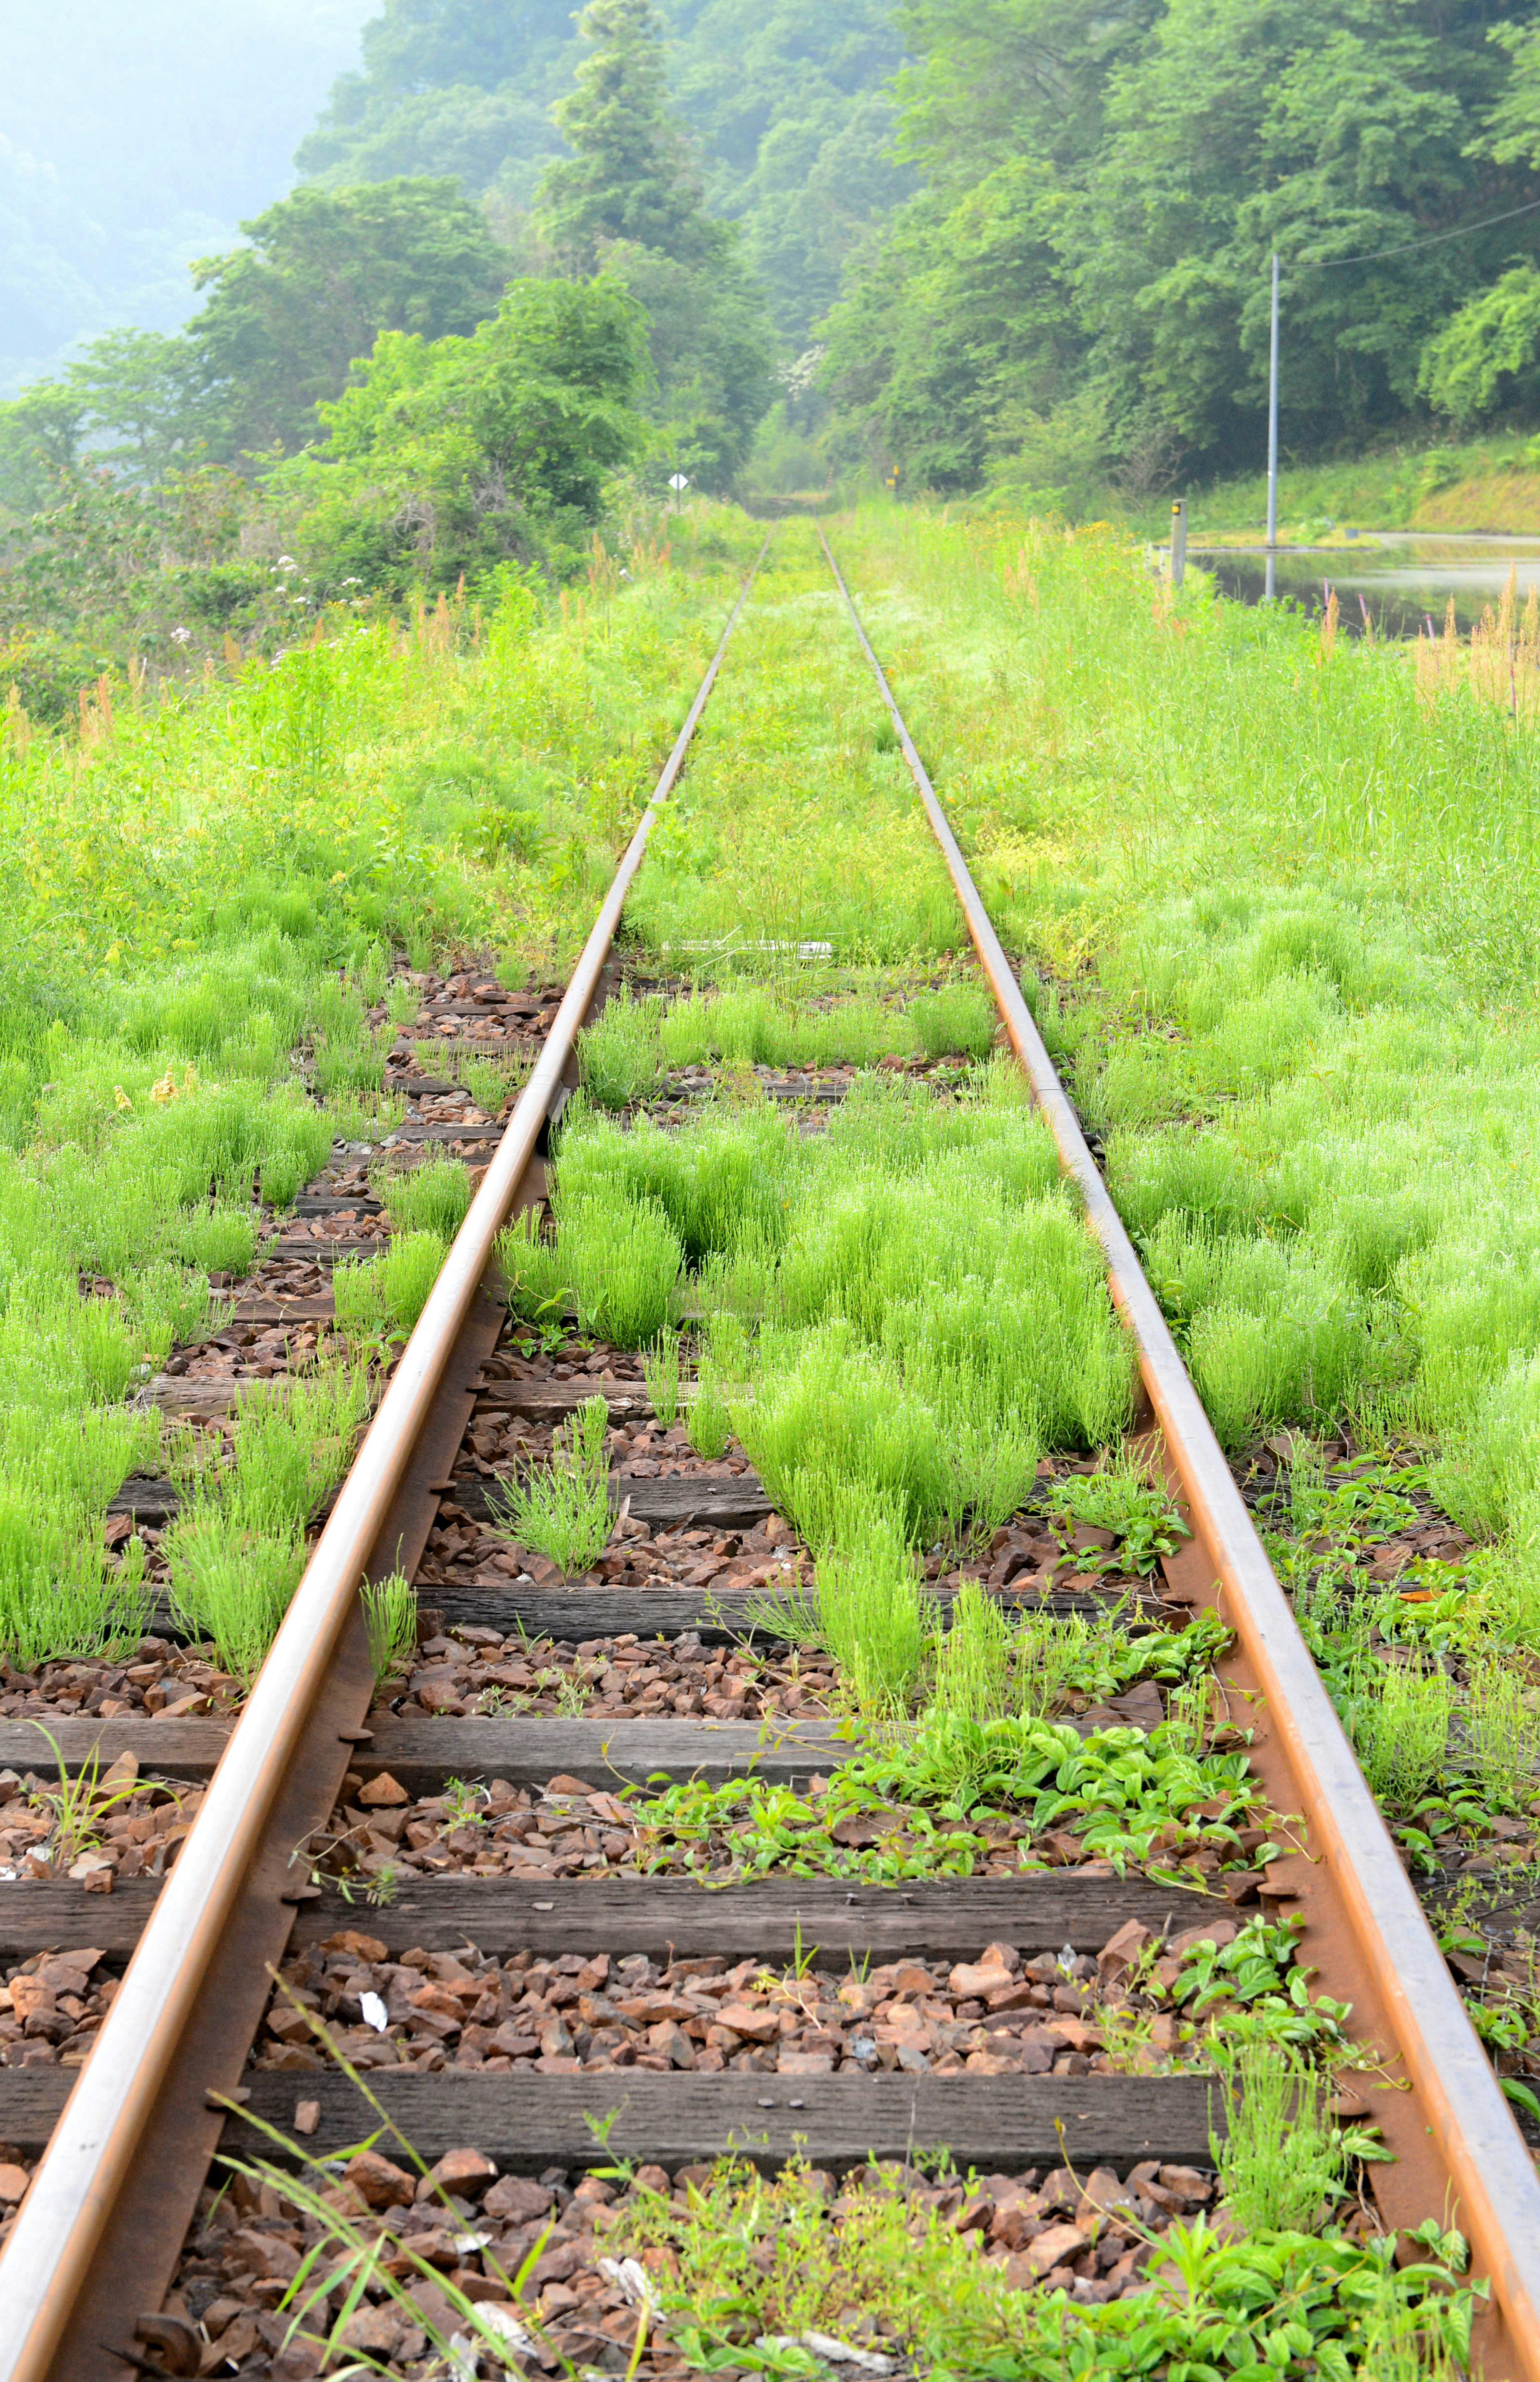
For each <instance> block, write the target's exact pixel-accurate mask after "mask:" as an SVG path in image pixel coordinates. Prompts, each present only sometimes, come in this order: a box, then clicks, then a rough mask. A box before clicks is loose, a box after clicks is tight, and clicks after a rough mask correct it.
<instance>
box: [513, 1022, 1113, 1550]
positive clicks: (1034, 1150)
mask: <svg viewBox="0 0 1540 2382" xmlns="http://www.w3.org/2000/svg"><path fill="white" fill-rule="evenodd" d="M556 1214H557V1218H558V1230H557V1235H556V1249H555V1252H554V1255H550V1254H547V1252H546V1251H545V1250H544V1249H540V1250H536V1249H535V1248H534V1247H532V1246H529V1244H528V1238H527V1234H526V1235H525V1236H523V1237H522V1238H521V1240H520V1244H519V1253H518V1256H517V1259H516V1260H515V1271H516V1272H519V1273H520V1274H521V1275H522V1276H523V1277H526V1278H527V1280H528V1285H529V1286H528V1288H527V1289H526V1290H524V1291H523V1292H522V1293H521V1294H520V1295H522V1296H523V1297H524V1298H525V1300H526V1302H527V1304H529V1303H533V1304H535V1305H538V1304H539V1303H540V1302H541V1301H542V1300H544V1299H546V1298H549V1297H550V1296H552V1295H556V1294H555V1293H554V1291H553V1289H552V1287H551V1284H552V1283H554V1282H555V1280H556V1278H557V1277H559V1278H560V1280H561V1281H562V1282H564V1283H566V1284H568V1285H569V1287H570V1291H571V1295H573V1297H574V1299H575V1301H576V1304H577V1306H578V1309H579V1312H580V1314H581V1316H582V1317H583V1318H584V1319H585V1320H588V1321H589V1322H590V1323H591V1324H592V1326H593V1328H594V1329H597V1330H603V1331H604V1332H605V1334H606V1336H609V1337H611V1338H621V1337H622V1336H623V1335H624V1343H625V1344H630V1345H640V1344H642V1343H643V1342H644V1341H647V1340H650V1339H652V1338H653V1337H654V1336H655V1334H656V1332H657V1331H658V1329H659V1326H660V1325H661V1323H662V1322H663V1321H664V1320H665V1313H666V1306H667V1302H668V1300H669V1298H670V1296H671V1295H672V1294H673V1290H674V1284H675V1281H676V1277H677V1276H678V1271H679V1266H680V1260H681V1256H682V1259H683V1260H684V1262H685V1263H686V1264H687V1265H688V1266H690V1267H691V1268H693V1270H694V1272H695V1295H696V1297H697V1298H698V1299H699V1301H700V1302H701V1303H702V1305H703V1308H704V1311H705V1314H706V1316H707V1318H708V1320H713V1322H714V1327H715V1328H716V1329H718V1330H720V1329H721V1328H723V1327H724V1326H725V1325H726V1324H727V1321H728V1320H731V1319H734V1318H736V1319H738V1320H739V1323H740V1324H741V1323H746V1324H747V1325H748V1327H749V1329H748V1332H747V1334H746V1336H743V1338H742V1363H741V1366H740V1368H739V1372H740V1373H741V1382H742V1386H741V1391H740V1394H739V1396H738V1397H737V1398H736V1399H733V1398H731V1397H729V1398H728V1399H727V1404H728V1405H729V1406H731V1412H732V1420H733V1424H734V1427H735V1428H736V1430H737V1431H738V1434H739V1438H740V1440H741V1441H742V1443H743V1445H744V1448H745V1450H746V1452H747V1453H748V1455H750V1457H751V1459H752V1462H753V1463H754V1464H755V1466H756V1467H757V1468H758V1469H759V1471H760V1473H761V1475H762V1477H763V1478H764V1480H765V1483H766V1485H767V1487H768V1488H769V1490H770V1492H771V1494H772V1495H773V1496H774V1497H775V1498H776V1503H777V1504H778V1505H779V1507H780V1509H781V1510H782V1511H783V1512H785V1513H786V1514H788V1516H790V1517H791V1518H792V1519H793V1520H794V1521H795V1522H796V1523H797V1525H798V1527H799V1528H800V1529H801V1530H802V1531H803V1533H804V1535H805V1536H807V1537H808V1538H809V1540H810V1541H812V1543H813V1544H814V1545H821V1544H825V1543H828V1542H829V1540H830V1532H831V1529H832V1523H831V1520H830V1516H831V1515H832V1513H833V1511H834V1508H835V1506H836V1505H837V1502H838V1500H839V1498H840V1497H841V1496H843V1495H844V1494H845V1493H846V1492H847V1491H849V1490H853V1489H858V1488H859V1489H862V1490H864V1491H870V1492H874V1493H876V1494H878V1495H880V1496H882V1497H884V1498H887V1499H890V1500H893V1501H896V1504H897V1506H898V1510H899V1511H900V1512H901V1515H902V1517H903V1528H904V1530H905V1532H906V1535H908V1536H910V1537H911V1538H919V1537H923V1536H925V1535H927V1534H928V1535H931V1536H934V1535H935V1531H936V1530H937V1529H943V1530H945V1531H946V1532H947V1533H948V1534H949V1535H950V1536H952V1537H953V1538H956V1539H959V1540H960V1539H961V1538H962V1537H964V1536H965V1535H966V1534H967V1532H968V1531H970V1530H972V1531H975V1532H977V1531H984V1532H987V1531H988V1530H991V1529H995V1528H996V1526H997V1525H998V1523H999V1522H1001V1521H1002V1520H1004V1519H1005V1518H1006V1516H1008V1515H1009V1514H1010V1513H1013V1512H1014V1511H1015V1510H1016V1508H1017V1507H1018V1506H1019V1505H1020V1504H1021V1500H1022V1498H1023V1496H1024V1495H1025V1494H1026V1492H1027V1491H1028V1489H1029V1488H1030V1487H1031V1485H1032V1482H1033V1477H1034V1474H1035V1470H1036V1466H1037V1462H1038V1458H1039V1455H1040V1454H1041V1452H1042V1450H1043V1448H1044V1447H1045V1446H1077V1447H1079V1446H1089V1447H1100V1446H1102V1445H1103V1444H1104V1443H1106V1442H1107V1441H1109V1440H1112V1439H1115V1438H1116V1437H1117V1436H1118V1433H1119V1432H1120V1430H1121V1429H1122V1426H1123V1424H1124V1422H1125V1420H1126V1418H1127V1416H1128V1414H1129V1411H1130V1400H1131V1363H1130V1357H1129V1351H1128V1345H1127V1343H1126V1340H1125V1338H1124V1336H1123V1333H1122V1332H1121V1330H1120V1327H1119V1326H1118V1324H1117V1322H1116V1320H1115V1319H1114V1317H1113V1313H1112V1309H1111V1307H1110V1304H1109V1302H1108V1299H1107V1295H1106V1287H1105V1283H1104V1282H1103V1280H1102V1276H1101V1271H1100V1268H1099V1266H1098V1264H1097V1261H1096V1259H1095V1256H1094V1250H1093V1248H1092V1246H1091V1244H1090V1242H1089V1240H1088V1238H1087V1236H1086V1234H1085V1232H1084V1230H1083V1227H1082V1224H1081V1222H1080V1221H1079V1219H1078V1217H1077V1215H1076V1212H1075V1208H1074V1204H1073V1202H1072V1200H1071V1198H1070V1197H1069V1194H1068V1193H1067V1191H1066V1190H1065V1189H1064V1188H1063V1186H1062V1185H1061V1184H1060V1182H1059V1179H1058V1169H1057V1160H1056V1158H1055V1155H1054V1150H1053V1145H1052V1141H1051V1139H1050V1137H1049V1136H1048V1134H1047V1131H1046V1129H1045V1126H1044V1125H1043V1124H1042V1123H1040V1122H1039V1121H1038V1120H1037V1119H1036V1118H1035V1117H1034V1116H1033V1112H1032V1111H1031V1110H1030V1109H1029V1107H1028V1106H1027V1104H1026V1102H1025V1100H1024V1099H1023V1097H1022V1094H1021V1082H1020V1078H1019V1077H1017V1076H1014V1075H1013V1074H1012V1073H1011V1071H1010V1070H1009V1069H1008V1068H1005V1067H1003V1066H1002V1067H996V1068H991V1069H988V1070H984V1071H983V1072H981V1074H979V1075H978V1077H977V1078H976V1080H975V1081H974V1083H973V1085H972V1089H971V1091H970V1092H969V1094H968V1095H967V1096H966V1097H965V1098H964V1099H961V1100H960V1101H959V1102H958V1103H956V1104H953V1105H951V1106H949V1107H945V1108H943V1107H941V1106H939V1105H938V1104H937V1103H936V1102H935V1100H934V1099H933V1098H932V1096H931V1094H930V1093H929V1091H928V1090H926V1089H924V1088H923V1087H922V1088H920V1089H919V1090H911V1089H909V1088H907V1087H905V1086H903V1085H902V1084H898V1085H895V1086H891V1087H890V1086H886V1085H884V1084H881V1083H873V1084H871V1085H870V1086H869V1087H860V1088H858V1091H857V1092H856V1093H854V1094H852V1096H851V1098H850V1099H849V1100H848V1101H847V1102H846V1103H845V1104H844V1106H843V1108H842V1110H841V1111H840V1112H839V1114H838V1115H837V1118H836V1119H835V1120H834V1121H833V1122H831V1124H830V1126H829V1129H828V1131H827V1133H826V1134H825V1135H823V1136H817V1137H814V1138H813V1139H804V1138H803V1136H801V1135H800V1134H799V1132H798V1130H797V1128H796V1125H795V1123H794V1122H793V1121H792V1120H791V1119H789V1118H788V1117H783V1116H781V1115H779V1114H778V1113H776V1111H774V1110H772V1109H770V1108H768V1107H767V1106H766V1107H762V1108H755V1109H750V1110H747V1111H732V1110H721V1111H715V1112H712V1113H708V1114H707V1115H706V1116H705V1117H703V1119H702V1120H701V1121H700V1122H699V1123H691V1124H689V1125H688V1126H686V1127H685V1128H684V1129H682V1130H680V1131H678V1132H677V1133H666V1132H664V1131H662V1130H661V1129H659V1128H657V1127H656V1126H654V1125H652V1124H650V1123H648V1122H647V1121H646V1120H642V1121H641V1122H640V1123H638V1124H637V1126H636V1128H635V1129H634V1130H632V1131H630V1132H625V1131H622V1130H620V1129H619V1128H618V1127H617V1126H616V1125H614V1124H612V1123H609V1122H608V1121H607V1120H606V1119H605V1118H603V1117H602V1116H599V1115H596V1114H594V1113H593V1112H592V1111H589V1112H586V1113H585V1112H580V1113H579V1114H578V1115H576V1116H575V1117H574V1119H573V1122H572V1123H571V1124H570V1125H569V1126H568V1129H567V1130H566V1131H565V1133H564V1134H563V1136H562V1140H561V1148H560V1156H559V1163H558V1167H557V1176H556ZM736 1377H737V1376H736V1375H734V1374H733V1373H732V1370H731V1369H729V1372H728V1374H727V1375H724V1376H721V1378H722V1379H723V1381H724V1382H726V1381H727V1380H728V1379H730V1378H736ZM717 1378H718V1377H717V1375H716V1374H715V1373H714V1371H713V1369H711V1368H707V1369H705V1371H704V1373H703V1387H702V1390H701V1391H700V1392H698V1394H697V1396H696V1399H695V1401H694V1404H693V1406H692V1408H691V1432H692V1435H693V1436H694V1438H695V1443H696V1445H697V1448H698V1449H699V1451H700V1452H701V1453H703V1454H704V1453H707V1452H708V1446H709V1452H717V1451H719V1449H720V1447H721V1446H722V1445H723V1444H725V1417H724V1418H723V1420H722V1421H721V1422H718V1421H717V1419H716V1416H715V1407H716V1406H717V1405H718V1404H719V1403H721V1396H722V1393H721V1392H719V1391H718V1389H717V1388H716V1386H715V1383H716V1380H717ZM708 1429H709V1430H710V1434H711V1436H710V1440H709V1443H707V1441H706V1440H705V1439H704V1438H703V1434H704V1433H705V1432H706V1431H707V1430H708Z"/></svg>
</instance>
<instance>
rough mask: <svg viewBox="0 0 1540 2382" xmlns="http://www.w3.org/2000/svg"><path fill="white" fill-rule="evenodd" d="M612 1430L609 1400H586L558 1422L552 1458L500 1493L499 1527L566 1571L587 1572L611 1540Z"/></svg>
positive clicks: (495, 1515)
mask: <svg viewBox="0 0 1540 2382" xmlns="http://www.w3.org/2000/svg"><path fill="white" fill-rule="evenodd" d="M608 1429H609V1409H608V1407H607V1406H605V1402H604V1399H603V1398H587V1399H585V1400H584V1402H583V1404H582V1405H581V1406H580V1407H579V1408H578V1410H577V1412H576V1414H575V1415H574V1416H573V1417H572V1419H571V1421H570V1422H569V1423H567V1424H558V1425H557V1427H556V1431H555V1433H554V1434H553V1438H552V1447H551V1461H550V1463H549V1464H548V1465H537V1466H536V1467H534V1469H533V1470H532V1472H531V1473H530V1475H529V1478H528V1479H527V1480H522V1481H514V1482H511V1483H510V1484H509V1485H508V1487H507V1490H506V1492H504V1493H503V1494H502V1495H501V1496H500V1497H498V1499H497V1501H496V1503H495V1506H494V1511H493V1521H494V1527H495V1529H499V1530H502V1531H504V1532H505V1533H506V1534H507V1537H508V1538H510V1539H512V1540H514V1541H516V1542H517V1543H518V1544H519V1545H521V1546H527V1547H533V1549H534V1550H535V1552H536V1553H537V1554H543V1555H548V1556H549V1557H550V1558H551V1560H552V1562H553V1563H559V1564H560V1565H561V1567H562V1569H563V1570H564V1571H568V1572H576V1571H586V1570H587V1568H588V1566H589V1565H590V1564H592V1563H594V1562H596V1561H597V1559H598V1557H599V1556H600V1555H601V1554H602V1553H604V1550H605V1546H606V1545H607V1544H608V1542H609V1532H610V1520H611V1516H610V1505H609V1463H608V1457H607V1455H606V1454H605V1448H606V1434H607V1432H608ZM489 1502H490V1500H489Z"/></svg>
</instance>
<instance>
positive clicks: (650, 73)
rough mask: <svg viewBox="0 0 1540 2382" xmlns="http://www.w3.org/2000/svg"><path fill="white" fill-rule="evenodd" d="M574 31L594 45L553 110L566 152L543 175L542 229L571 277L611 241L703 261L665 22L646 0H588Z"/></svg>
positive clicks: (706, 229)
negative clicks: (673, 109)
mask: <svg viewBox="0 0 1540 2382" xmlns="http://www.w3.org/2000/svg"><path fill="white" fill-rule="evenodd" d="M579 30H580V31H581V34H582V37H583V39H584V40H585V41H586V42H590V43H593V50H592V52H591V54H590V55H589V56H587V57H586V58H584V59H583V61H582V63H581V66H580V67H579V68H578V73H577V85H576V88H575V89H574V90H573V91H570V92H568V94H567V96H566V98H564V99H560V100H558V101H557V102H556V105H555V107H553V109H552V110H551V117H552V120H553V122H554V123H555V124H556V127H557V129H559V130H560V131H561V132H562V133H563V135H564V136H565V138H566V140H567V142H568V147H569V148H570V149H571V151H572V155H571V156H570V157H561V158H557V159H556V160H555V161H554V162H553V163H552V164H551V165H549V166H547V167H546V169H545V172H544V176H543V177H542V178H541V184H540V190H539V209H540V217H541V222H542V226H543V228H544V232H545V236H546V238H547V239H549V240H550V241H551V244H552V246H553V247H554V248H555V249H556V252H557V254H558V255H559V256H561V257H562V258H563V259H564V260H565V262H566V263H567V264H568V266H569V267H570V268H571V269H572V270H573V271H574V272H578V273H592V272H593V269H594V267H595V265H596V264H597V263H598V261H599V257H600V255H601V253H602V252H603V250H604V249H605V247H606V246H607V245H609V244H611V243H613V242H614V241H616V240H621V239H623V240H629V241H633V242H634V243H635V244H636V245H637V246H638V247H639V248H655V249H657V250H659V251H660V252H662V254H663V255H665V256H670V257H673V258H674V259H675V261H676V262H677V263H678V264H703V263H704V262H705V260H706V256H707V253H708V251H709V250H710V249H711V247H712V245H713V241H712V237H711V235H712V230H713V227H712V226H711V225H710V224H709V223H708V221H707V219H706V217H705V216H704V215H703V213H702V210H701V190H700V183H699V181H698V179H697V178H696V176H695V173H694V171H693V167H692V161H691V154H690V151H689V148H688V147H687V145H686V142H685V139H684V135H683V132H682V130H681V129H680V127H679V126H678V123H677V122H676V121H675V119H674V117H673V116H672V115H671V114H670V112H669V107H668V77H667V72H666V68H665V66H664V62H663V27H662V25H661V23H660V22H659V19H658V16H657V12H656V10H655V9H654V6H653V5H652V0H589V5H588V6H587V7H586V8H585V9H584V10H583V13H582V16H581V18H580V20H579Z"/></svg>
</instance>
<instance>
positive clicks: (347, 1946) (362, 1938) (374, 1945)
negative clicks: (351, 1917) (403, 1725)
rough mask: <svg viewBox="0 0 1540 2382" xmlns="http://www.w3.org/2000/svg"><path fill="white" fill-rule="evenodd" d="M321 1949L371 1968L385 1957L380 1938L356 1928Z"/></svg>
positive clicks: (330, 1938) (333, 1937)
mask: <svg viewBox="0 0 1540 2382" xmlns="http://www.w3.org/2000/svg"><path fill="white" fill-rule="evenodd" d="M392 1783H393V1784H394V1781H393V1782H392ZM321 1949H322V1950H323V1951H324V1952H351V1953H352V1954H353V1956H354V1958H356V1959H360V1960H367V1961H368V1962H369V1964H370V1966H371V1968H373V1965H374V1963H375V1962H376V1961H377V1960H383V1959H384V1958H385V1945H384V1944H383V1943H382V1942H381V1941H380V1938H379V1937H378V1936H377V1935H361V1934H360V1933H359V1931H358V1929H357V1928H356V1927H344V1928H343V1929H342V1931H341V1933H340V1934H336V1935H328V1936H327V1938H326V1940H325V1942H324V1944H323V1945H322V1946H321Z"/></svg>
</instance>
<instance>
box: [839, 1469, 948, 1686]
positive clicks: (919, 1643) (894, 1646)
mask: <svg viewBox="0 0 1540 2382" xmlns="http://www.w3.org/2000/svg"><path fill="white" fill-rule="evenodd" d="M816 1611H817V1627H818V1633H819V1636H820V1638H821V1639H822V1641H823V1643H824V1644H825V1646H826V1647H827V1648H828V1651H829V1652H830V1653H831V1654H832V1655H833V1656H834V1658H835V1661H836V1662H837V1664H838V1665H839V1668H840V1671H841V1673H842V1674H843V1676H844V1678H845V1680H846V1682H847V1683H848V1685H849V1691H850V1693H851V1694H852V1695H853V1696H854V1699H855V1701H856V1704H857V1707H858V1709H859V1710H860V1711H861V1713H862V1715H863V1716H864V1717H865V1718H866V1719H867V1720H869V1721H872V1722H875V1723H878V1724H881V1723H884V1722H889V1723H890V1722H892V1721H894V1720H896V1719H898V1718H900V1717H901V1716H903V1715H905V1714H907V1713H908V1711H909V1707H910V1700H911V1695H912V1693H913V1689H914V1686H915V1683H916V1681H917V1680H918V1678H919V1676H920V1665H921V1661H922V1658H923V1653H924V1649H925V1639H926V1636H927V1634H928V1632H927V1609H926V1599H925V1596H924V1593H923V1589H922V1585H921V1580H920V1572H919V1566H918V1565H917V1564H916V1562H915V1560H914V1555H913V1553H912V1550H911V1548H910V1546H909V1545H908V1543H907V1541H906V1540H905V1537H904V1532H903V1529H902V1527H901V1521H900V1517H899V1516H897V1515H896V1514H895V1513H894V1511H893V1509H892V1507H891V1506H885V1504H883V1503H882V1502H881V1500H880V1499H878V1498H875V1497H873V1496H871V1495H869V1494H868V1495H864V1496H863V1495H859V1494H858V1495H854V1496H851V1497H849V1498H847V1499H845V1500H843V1501H842V1504H841V1509H840V1510H839V1511H838V1512H837V1515H836V1516H834V1517H833V1528H832V1534H831V1537H830V1539H829V1541H828V1542H827V1543H826V1544H825V1546H824V1547H823V1548H822V1549H821V1551H820V1553H819V1556H818V1567H817V1589H816Z"/></svg>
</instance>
